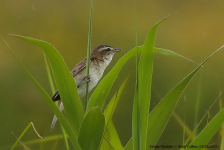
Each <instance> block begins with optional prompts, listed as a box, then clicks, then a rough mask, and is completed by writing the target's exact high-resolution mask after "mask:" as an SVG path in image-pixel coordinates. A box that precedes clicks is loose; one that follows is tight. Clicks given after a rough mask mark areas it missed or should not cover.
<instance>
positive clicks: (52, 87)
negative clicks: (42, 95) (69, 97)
mask: <svg viewBox="0 0 224 150" xmlns="http://www.w3.org/2000/svg"><path fill="white" fill-rule="evenodd" d="M43 55H44V62H45V66H46V70H47V76H48V80H49V84H50V87H51V92H52V94H54V92H55V91H56V90H55V87H54V83H53V77H52V75H51V70H50V64H49V63H48V58H47V56H46V55H45V53H44V52H43Z"/></svg>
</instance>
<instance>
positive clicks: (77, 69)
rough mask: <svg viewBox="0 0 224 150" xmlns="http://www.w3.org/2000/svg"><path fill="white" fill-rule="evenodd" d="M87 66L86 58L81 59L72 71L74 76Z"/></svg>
mask: <svg viewBox="0 0 224 150" xmlns="http://www.w3.org/2000/svg"><path fill="white" fill-rule="evenodd" d="M84 68H86V58H85V59H83V60H82V61H80V62H79V63H78V64H77V65H76V66H75V68H74V69H73V70H72V71H71V74H72V76H73V77H75V76H76V75H77V74H78V73H79V72H80V71H82V70H83V69H84Z"/></svg>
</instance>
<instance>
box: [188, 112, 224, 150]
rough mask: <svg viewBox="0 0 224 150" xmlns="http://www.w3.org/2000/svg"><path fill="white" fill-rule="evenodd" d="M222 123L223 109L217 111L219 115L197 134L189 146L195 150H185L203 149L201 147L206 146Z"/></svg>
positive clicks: (190, 149)
mask: <svg viewBox="0 0 224 150" xmlns="http://www.w3.org/2000/svg"><path fill="white" fill-rule="evenodd" d="M223 121H224V109H222V110H221V111H219V113H218V114H217V115H216V116H215V117H214V118H213V119H212V120H211V121H210V122H209V123H208V125H207V126H206V127H205V128H204V129H203V130H202V131H201V132H200V133H199V134H198V136H197V137H196V138H195V139H194V140H193V141H192V142H191V143H190V144H189V146H190V145H193V146H197V148H187V149H185V150H200V149H203V147H200V146H201V145H207V144H208V142H209V141H210V140H211V139H212V137H213V136H214V135H215V133H216V132H217V131H218V129H219V128H220V127H221V126H222V124H223Z"/></svg>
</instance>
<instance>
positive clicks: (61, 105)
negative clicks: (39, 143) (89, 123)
mask: <svg viewBox="0 0 224 150" xmlns="http://www.w3.org/2000/svg"><path fill="white" fill-rule="evenodd" d="M58 108H59V110H60V111H63V110H64V106H63V103H62V101H61V100H59V102H58ZM57 120H58V118H57V117H56V115H54V118H53V121H52V123H51V131H52V130H53V129H54V126H55V124H56V122H57Z"/></svg>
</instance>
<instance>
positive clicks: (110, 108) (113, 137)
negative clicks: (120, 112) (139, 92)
mask: <svg viewBox="0 0 224 150" xmlns="http://www.w3.org/2000/svg"><path fill="white" fill-rule="evenodd" d="M128 78H129V76H128V77H127V78H126V79H125V80H124V82H123V83H122V85H121V87H120V88H119V91H118V93H117V94H115V95H114V96H113V98H112V99H111V101H110V102H109V104H108V105H107V108H106V109H105V111H104V116H105V123H106V124H108V126H107V128H106V129H105V132H106V133H107V134H106V135H105V137H106V138H107V140H108V141H109V142H110V144H111V145H112V146H113V147H114V149H116V150H120V149H123V146H122V144H121V141H120V139H119V136H118V133H117V131H116V129H115V127H114V124H113V122H112V120H111V118H112V116H113V113H114V110H115V108H116V106H117V103H118V101H119V100H120V97H121V94H122V92H123V90H124V87H125V85H126V83H127V81H128ZM105 145H108V142H107V141H105V140H104V141H103V142H102V145H101V149H103V148H104V147H105Z"/></svg>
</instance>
